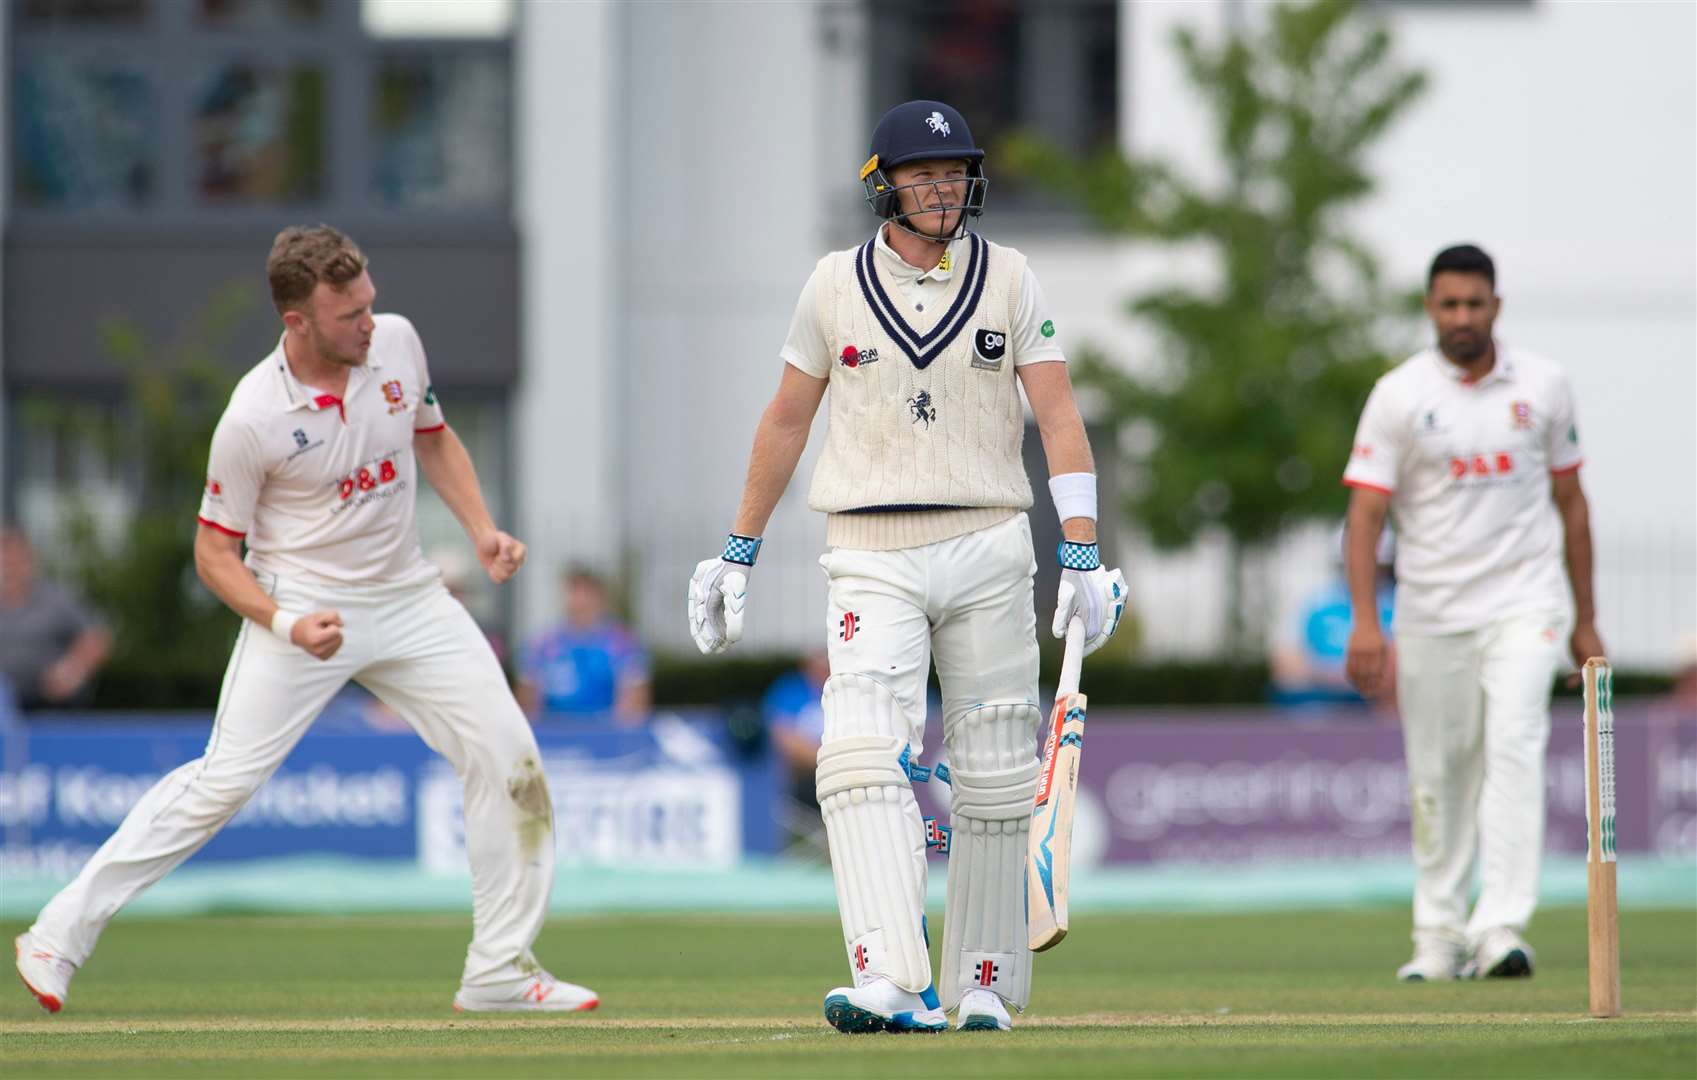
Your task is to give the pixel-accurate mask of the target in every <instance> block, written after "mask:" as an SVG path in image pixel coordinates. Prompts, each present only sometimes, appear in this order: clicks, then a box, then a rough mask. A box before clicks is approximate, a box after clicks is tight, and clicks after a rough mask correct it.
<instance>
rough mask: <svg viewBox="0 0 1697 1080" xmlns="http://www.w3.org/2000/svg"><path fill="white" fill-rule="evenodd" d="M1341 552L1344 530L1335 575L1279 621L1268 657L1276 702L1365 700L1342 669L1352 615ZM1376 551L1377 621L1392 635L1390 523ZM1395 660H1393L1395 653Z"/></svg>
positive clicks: (1393, 551)
mask: <svg viewBox="0 0 1697 1080" xmlns="http://www.w3.org/2000/svg"><path fill="white" fill-rule="evenodd" d="M1342 553H1343V534H1342V532H1341V531H1340V532H1339V533H1338V536H1337V552H1336V555H1335V556H1334V559H1333V562H1332V569H1333V571H1334V573H1333V576H1332V578H1331V580H1329V581H1327V582H1326V583H1325V584H1324V585H1322V586H1320V587H1319V588H1318V589H1316V590H1315V591H1314V592H1312V593H1309V594H1308V595H1307V596H1305V597H1303V598H1302V600H1301V602H1300V603H1299V604H1298V605H1297V608H1296V610H1295V611H1294V612H1292V613H1289V614H1287V615H1286V616H1285V617H1284V618H1283V619H1281V620H1280V628H1279V632H1278V634H1277V635H1276V637H1275V640H1274V641H1273V648H1272V655H1271V657H1270V658H1269V661H1270V667H1271V669H1272V677H1273V686H1272V696H1273V700H1274V701H1275V702H1276V703H1278V704H1281V705H1325V704H1340V703H1348V704H1360V703H1361V701H1362V698H1361V695H1360V694H1358V693H1356V690H1355V688H1354V687H1353V686H1351V685H1350V682H1349V679H1348V678H1347V677H1346V676H1345V674H1344V652H1345V649H1346V647H1347V646H1348V644H1349V630H1350V625H1351V624H1352V622H1353V621H1354V614H1353V612H1352V609H1351V606H1350V602H1349V586H1348V584H1347V583H1346V582H1345V581H1344V578H1343V554H1342ZM1377 555H1378V564H1379V577H1378V582H1377V586H1378V602H1379V625H1380V628H1381V629H1383V630H1384V631H1385V633H1386V634H1387V635H1389V634H1390V629H1391V608H1392V601H1393V599H1394V595H1395V591H1394V590H1395V579H1394V577H1393V575H1392V565H1393V563H1394V562H1395V558H1396V539H1395V536H1394V534H1393V533H1392V532H1391V531H1390V530H1389V529H1388V528H1387V529H1386V530H1385V531H1384V533H1383V534H1382V535H1381V536H1380V537H1379V544H1378V549H1377ZM1391 662H1392V663H1394V662H1395V659H1394V656H1393V658H1392V661H1391ZM1380 707H1381V708H1389V707H1390V702H1388V701H1387V702H1383V703H1380Z"/></svg>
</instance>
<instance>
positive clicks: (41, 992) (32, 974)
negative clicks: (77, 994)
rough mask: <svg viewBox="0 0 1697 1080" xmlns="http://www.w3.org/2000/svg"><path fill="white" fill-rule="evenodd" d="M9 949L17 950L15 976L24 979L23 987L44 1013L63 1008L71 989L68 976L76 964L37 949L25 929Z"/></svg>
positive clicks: (75, 970) (72, 973) (73, 973)
mask: <svg viewBox="0 0 1697 1080" xmlns="http://www.w3.org/2000/svg"><path fill="white" fill-rule="evenodd" d="M12 948H13V949H14V950H15V951H16V952H17V956H18V978H20V979H22V980H23V981H24V987H25V988H26V989H28V990H29V992H30V993H32V994H34V995H35V1000H37V1001H39V1002H41V1007H42V1008H43V1009H46V1010H47V1011H48V1012H50V1013H56V1012H58V1011H59V1010H60V1009H63V1008H64V1007H65V998H66V996H67V995H68V994H69V993H70V990H71V976H72V975H75V974H76V973H77V966H76V965H75V964H73V963H71V962H70V961H69V960H66V959H65V958H64V957H62V956H57V955H55V954H53V953H50V952H48V951H47V950H46V949H42V948H38V947H37V946H36V944H35V940H34V939H33V938H31V937H30V935H29V931H27V930H26V931H25V932H23V933H21V934H19V935H18V936H17V937H15V938H13V939H12Z"/></svg>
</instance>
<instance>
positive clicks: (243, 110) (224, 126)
mask: <svg viewBox="0 0 1697 1080" xmlns="http://www.w3.org/2000/svg"><path fill="white" fill-rule="evenodd" d="M194 132H195V176H196V184H197V188H198V190H199V193H200V196H201V198H202V199H204V200H206V201H207V202H209V203H243V202H248V203H267V202H272V203H298V202H308V201H311V200H313V199H316V198H318V197H319V196H320V195H321V194H322V193H323V191H324V140H325V101H324V72H323V71H322V70H320V69H319V68H318V67H316V66H314V65H311V64H295V65H290V66H286V67H285V66H270V65H257V64H249V63H243V62H235V63H229V64H224V65H222V66H221V67H220V68H218V70H216V71H215V72H213V73H212V74H211V75H210V76H208V77H207V78H206V79H205V81H204V82H203V83H202V85H201V90H200V93H199V94H198V95H197V97H196V106H195V124H194Z"/></svg>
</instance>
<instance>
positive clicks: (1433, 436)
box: [1343, 342, 1583, 634]
mask: <svg viewBox="0 0 1697 1080" xmlns="http://www.w3.org/2000/svg"><path fill="white" fill-rule="evenodd" d="M1496 352H1497V360H1496V365H1495V366H1494V367H1493V368H1492V369H1491V371H1490V373H1489V374H1487V375H1486V376H1485V377H1484V378H1483V379H1480V380H1478V381H1477V382H1469V381H1467V380H1466V379H1465V378H1463V372H1462V369H1461V368H1460V367H1458V366H1456V365H1455V364H1452V363H1450V362H1449V361H1448V360H1446V359H1444V357H1443V355H1442V354H1441V353H1439V352H1438V350H1436V349H1426V350H1423V351H1421V352H1418V353H1416V354H1414V355H1413V356H1412V357H1410V358H1409V359H1407V360H1405V361H1403V362H1402V363H1401V364H1399V365H1397V366H1396V367H1395V368H1394V369H1392V370H1391V371H1390V372H1388V373H1386V374H1385V375H1384V376H1383V377H1382V378H1380V379H1379V381H1378V383H1377V384H1376V385H1375V386H1374V387H1373V392H1372V394H1371V395H1369V397H1368V398H1367V405H1366V407H1365V408H1364V409H1363V410H1362V413H1361V423H1360V426H1359V428H1358V429H1357V432H1356V436H1355V449H1354V451H1353V453H1352V454H1351V455H1350V459H1349V466H1348V468H1346V469H1345V470H1344V478H1343V482H1344V483H1345V484H1349V485H1351V486H1353V487H1363V488H1371V489H1373V490H1376V491H1382V492H1385V493H1387V494H1389V495H1390V508H1391V516H1392V518H1393V519H1394V521H1395V523H1396V533H1397V551H1396V576H1397V588H1396V615H1395V620H1396V629H1397V632H1398V633H1399V634H1408V633H1414V634H1450V633H1460V632H1463V631H1467V630H1474V629H1477V628H1479V627H1481V626H1484V625H1486V624H1488V623H1491V622H1494V621H1496V620H1498V619H1500V618H1503V617H1505V616H1509V615H1516V614H1521V613H1525V612H1532V611H1552V612H1563V611H1567V610H1569V609H1570V607H1571V599H1570V596H1571V594H1570V591H1569V587H1568V582H1567V573H1566V568H1565V556H1564V549H1563V544H1564V537H1563V533H1562V526H1561V520H1560V517H1559V516H1558V514H1557V512H1556V507H1555V503H1554V501H1553V500H1552V498H1551V495H1550V477H1551V474H1553V473H1560V472H1568V471H1571V470H1574V469H1577V468H1579V466H1580V462H1581V459H1582V456H1583V455H1582V454H1581V452H1580V444H1579V429H1578V426H1577V424H1576V421H1575V418H1574V410H1573V391H1572V389H1571V388H1570V386H1569V385H1568V380H1567V376H1566V374H1565V373H1564V372H1563V371H1562V370H1561V369H1560V368H1558V367H1556V365H1555V364H1553V363H1551V362H1550V361H1549V360H1546V359H1544V358H1543V357H1541V356H1538V355H1536V354H1534V353H1529V352H1527V351H1525V350H1523V349H1516V348H1510V347H1507V346H1505V345H1503V344H1502V343H1501V342H1498V343H1497V345H1496Z"/></svg>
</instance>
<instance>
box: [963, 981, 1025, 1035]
mask: <svg viewBox="0 0 1697 1080" xmlns="http://www.w3.org/2000/svg"><path fill="white" fill-rule="evenodd" d="M955 1028H956V1030H958V1031H1011V1030H1012V1029H1013V1021H1012V1020H1010V1019H1009V1018H1008V1007H1007V1006H1006V1005H1003V1004H1002V996H1001V995H1000V994H998V993H996V992H995V991H994V990H968V991H967V992H966V993H964V994H962V995H961V996H960V1011H959V1012H957V1013H955Z"/></svg>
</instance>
